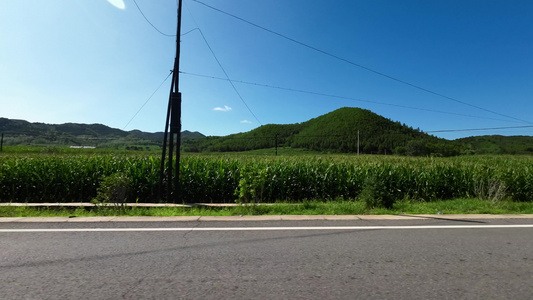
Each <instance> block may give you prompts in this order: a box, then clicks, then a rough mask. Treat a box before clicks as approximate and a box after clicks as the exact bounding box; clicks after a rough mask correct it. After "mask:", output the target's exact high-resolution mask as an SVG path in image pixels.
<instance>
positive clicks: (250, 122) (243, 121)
mask: <svg viewBox="0 0 533 300" xmlns="http://www.w3.org/2000/svg"><path fill="white" fill-rule="evenodd" d="M241 123H242V124H252V121H248V120H242V121H241Z"/></svg>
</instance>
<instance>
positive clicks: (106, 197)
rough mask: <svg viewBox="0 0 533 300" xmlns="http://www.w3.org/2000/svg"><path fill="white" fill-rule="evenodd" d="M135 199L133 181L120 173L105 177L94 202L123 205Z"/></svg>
mask: <svg viewBox="0 0 533 300" xmlns="http://www.w3.org/2000/svg"><path fill="white" fill-rule="evenodd" d="M133 198H134V195H132V182H131V179H130V178H129V177H128V175H127V174H125V173H123V172H118V173H114V174H111V175H109V176H106V177H104V179H103V180H102V181H101V182H100V187H98V189H97V195H96V197H95V198H94V199H93V201H92V202H93V203H116V204H121V203H126V202H128V201H132V200H135V199H133Z"/></svg>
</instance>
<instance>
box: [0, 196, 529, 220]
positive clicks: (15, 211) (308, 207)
mask: <svg viewBox="0 0 533 300" xmlns="http://www.w3.org/2000/svg"><path fill="white" fill-rule="evenodd" d="M400 214H409V215H410V214H435V215H437V214H444V215H446V214H533V203H530V202H510V201H499V202H491V201H484V200H479V199H454V200H446V201H433V202H417V201H400V202H397V203H395V204H394V206H393V208H392V209H389V210H388V209H384V208H378V209H368V208H367V207H366V205H365V203H363V202H361V201H326V202H319V201H305V202H303V203H298V204H293V203H276V204H273V205H254V206H237V207H191V208H187V207H178V208H174V207H164V208H142V207H125V208H123V207H98V208H90V209H87V208H83V207H78V208H65V207H61V208H36V207H0V217H97V216H161V217H163V216H240V215H243V216H244V215H400Z"/></svg>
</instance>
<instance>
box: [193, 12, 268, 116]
mask: <svg viewBox="0 0 533 300" xmlns="http://www.w3.org/2000/svg"><path fill="white" fill-rule="evenodd" d="M185 7H186V8H187V10H188V11H189V14H191V17H192V13H191V11H190V10H189V9H188V7H187V6H185ZM192 20H193V22H194V23H195V24H196V27H197V28H198V31H199V32H200V35H201V36H202V39H203V40H204V42H205V44H206V45H207V48H209V51H211V54H212V55H213V57H214V58H215V60H216V62H217V64H218V66H219V67H220V69H221V70H222V72H224V75H225V76H226V80H227V81H229V83H230V84H231V87H233V90H234V91H235V93H237V96H239V98H240V99H241V101H242V103H244V106H245V107H246V108H247V109H248V111H249V112H250V114H252V116H253V117H254V118H255V120H256V121H257V122H258V123H259V125H263V124H262V123H261V121H259V119H258V118H257V116H256V115H255V114H254V112H253V111H252V109H251V108H250V107H249V106H248V104H247V103H246V101H244V98H243V97H242V96H241V93H239V91H238V90H237V87H236V86H235V84H233V81H231V79H230V78H229V76H228V73H227V72H226V70H225V69H224V67H223V66H222V64H221V63H220V61H219V60H218V58H217V56H216V54H215V52H214V51H213V48H211V45H209V42H208V41H207V39H206V38H205V35H204V33H203V32H202V29H200V27H199V26H198V24H197V23H196V20H194V17H192Z"/></svg>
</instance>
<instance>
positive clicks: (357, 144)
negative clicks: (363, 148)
mask: <svg viewBox="0 0 533 300" xmlns="http://www.w3.org/2000/svg"><path fill="white" fill-rule="evenodd" d="M357 155H359V130H357Z"/></svg>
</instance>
